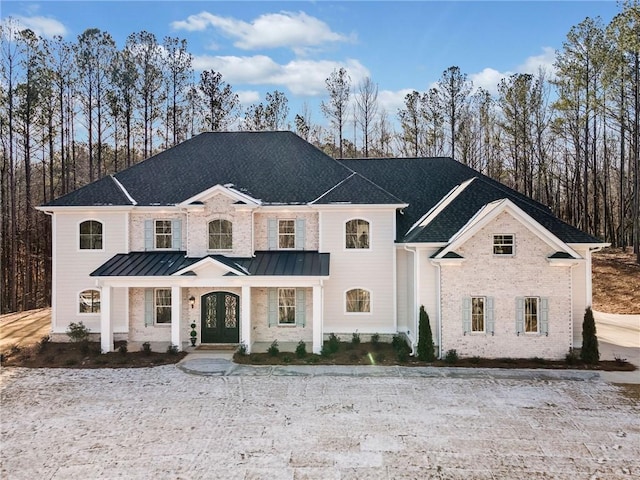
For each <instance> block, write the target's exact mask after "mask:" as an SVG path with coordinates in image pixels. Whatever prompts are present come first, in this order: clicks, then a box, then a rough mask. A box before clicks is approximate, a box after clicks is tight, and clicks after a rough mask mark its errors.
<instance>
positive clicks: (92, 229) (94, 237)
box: [80, 220, 102, 250]
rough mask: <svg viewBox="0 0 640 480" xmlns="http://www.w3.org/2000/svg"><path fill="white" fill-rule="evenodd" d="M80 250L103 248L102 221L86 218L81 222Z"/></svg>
mask: <svg viewBox="0 0 640 480" xmlns="http://www.w3.org/2000/svg"><path fill="white" fill-rule="evenodd" d="M80 250H102V223H100V222H98V221H97V220H85V221H84V222H82V223H81V224H80Z"/></svg>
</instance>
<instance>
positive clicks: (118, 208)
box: [35, 205, 136, 213]
mask: <svg viewBox="0 0 640 480" xmlns="http://www.w3.org/2000/svg"><path fill="white" fill-rule="evenodd" d="M134 208H136V207H134V206H133V205H83V206H79V207H76V206H73V207H71V206H67V207H63V206H54V207H45V206H39V207H35V209H36V210H38V211H40V212H50V213H78V212H95V211H96V210H100V211H103V212H130V211H132V210H133V209H134Z"/></svg>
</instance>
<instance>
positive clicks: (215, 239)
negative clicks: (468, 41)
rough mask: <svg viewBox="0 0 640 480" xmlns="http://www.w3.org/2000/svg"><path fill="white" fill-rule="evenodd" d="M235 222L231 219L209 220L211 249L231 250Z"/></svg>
mask: <svg viewBox="0 0 640 480" xmlns="http://www.w3.org/2000/svg"><path fill="white" fill-rule="evenodd" d="M232 230H233V224H232V223H231V222H230V221H229V220H213V221H211V222H209V250H231V249H232V248H233V247H232Z"/></svg>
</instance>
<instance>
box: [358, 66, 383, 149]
mask: <svg viewBox="0 0 640 480" xmlns="http://www.w3.org/2000/svg"><path fill="white" fill-rule="evenodd" d="M377 113H378V85H377V84H375V83H373V81H372V80H371V78H370V77H366V78H365V79H364V80H363V81H362V83H360V85H359V86H358V92H357V94H356V116H355V118H356V121H357V123H358V125H360V131H361V132H362V137H363V142H364V156H365V158H367V157H368V156H369V142H370V138H369V137H370V135H371V132H372V130H373V124H374V121H375V118H376V114H377Z"/></svg>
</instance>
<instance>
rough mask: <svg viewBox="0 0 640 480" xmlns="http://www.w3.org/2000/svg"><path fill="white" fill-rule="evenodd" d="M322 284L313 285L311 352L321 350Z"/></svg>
mask: <svg viewBox="0 0 640 480" xmlns="http://www.w3.org/2000/svg"><path fill="white" fill-rule="evenodd" d="M322 311H323V308H322V286H321V285H314V286H313V350H312V351H313V353H320V351H321V350H322V323H323V321H324V320H323V318H322Z"/></svg>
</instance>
